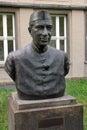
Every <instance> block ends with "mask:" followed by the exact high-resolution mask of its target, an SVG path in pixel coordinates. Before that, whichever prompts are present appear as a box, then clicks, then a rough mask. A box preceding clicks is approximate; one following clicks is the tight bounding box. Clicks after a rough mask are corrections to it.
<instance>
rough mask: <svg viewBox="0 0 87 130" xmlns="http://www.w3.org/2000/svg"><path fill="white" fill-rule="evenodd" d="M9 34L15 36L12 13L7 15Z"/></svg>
mask: <svg viewBox="0 0 87 130" xmlns="http://www.w3.org/2000/svg"><path fill="white" fill-rule="evenodd" d="M7 35H8V36H13V26H12V15H7Z"/></svg>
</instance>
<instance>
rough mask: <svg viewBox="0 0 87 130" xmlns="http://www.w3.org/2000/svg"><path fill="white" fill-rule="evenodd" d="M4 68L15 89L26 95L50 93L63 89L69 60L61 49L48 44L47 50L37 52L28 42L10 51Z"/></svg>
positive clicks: (56, 92)
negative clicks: (14, 84)
mask: <svg viewBox="0 0 87 130" xmlns="http://www.w3.org/2000/svg"><path fill="white" fill-rule="evenodd" d="M5 69H6V71H7V73H8V74H9V75H10V77H11V78H12V79H13V80H14V81H15V83H16V87H17V90H20V91H21V92H23V93H25V94H27V95H41V96H43V95H52V94H58V93H59V92H61V91H64V89H65V87H66V85H65V75H66V74H67V73H68V71H69V61H68V58H67V56H66V54H65V53H64V52H63V51H59V50H57V49H55V48H53V47H50V46H48V49H47V51H45V52H44V53H38V52H37V51H35V50H34V49H33V48H32V44H30V45H27V46H26V47H24V48H23V49H21V50H18V51H15V52H11V53H10V54H9V55H8V57H7V60H6V63H5Z"/></svg>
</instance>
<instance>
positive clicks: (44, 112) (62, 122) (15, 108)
mask: <svg viewBox="0 0 87 130" xmlns="http://www.w3.org/2000/svg"><path fill="white" fill-rule="evenodd" d="M9 130H83V106H82V105H81V104H79V103H77V102H76V99H75V98H74V97H72V96H69V95H64V96H63V97H60V98H54V99H46V100H30V101H29V100H28V101H26V100H20V99H19V98H18V96H17V93H12V96H11V97H9Z"/></svg>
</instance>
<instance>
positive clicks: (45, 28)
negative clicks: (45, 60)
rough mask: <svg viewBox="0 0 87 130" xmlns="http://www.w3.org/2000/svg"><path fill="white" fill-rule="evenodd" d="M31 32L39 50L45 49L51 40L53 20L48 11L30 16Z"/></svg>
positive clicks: (37, 12)
mask: <svg viewBox="0 0 87 130" xmlns="http://www.w3.org/2000/svg"><path fill="white" fill-rule="evenodd" d="M28 29H29V32H30V34H31V36H32V38H33V43H34V44H35V45H36V46H37V48H40V49H41V48H44V47H46V46H47V45H48V43H49V42H50V40H51V32H52V20H51V16H50V14H49V13H48V11H46V10H41V11H36V12H34V13H32V15H31V16H30V22H29V28H28Z"/></svg>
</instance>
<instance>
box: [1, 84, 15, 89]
mask: <svg viewBox="0 0 87 130" xmlns="http://www.w3.org/2000/svg"><path fill="white" fill-rule="evenodd" d="M3 88H7V89H8V88H15V85H5V86H0V89H3Z"/></svg>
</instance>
